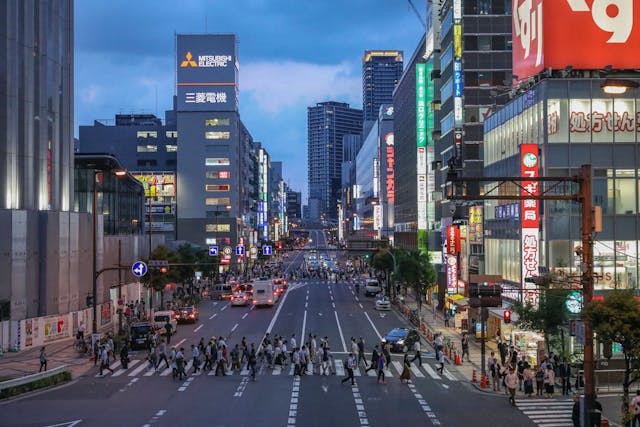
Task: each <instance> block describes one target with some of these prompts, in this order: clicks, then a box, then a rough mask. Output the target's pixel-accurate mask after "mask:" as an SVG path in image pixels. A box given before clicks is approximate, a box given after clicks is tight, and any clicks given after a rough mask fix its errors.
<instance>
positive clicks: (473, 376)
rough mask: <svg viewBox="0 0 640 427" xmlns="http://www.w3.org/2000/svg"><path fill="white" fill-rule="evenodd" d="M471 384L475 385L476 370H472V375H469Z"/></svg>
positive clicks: (476, 379)
mask: <svg viewBox="0 0 640 427" xmlns="http://www.w3.org/2000/svg"><path fill="white" fill-rule="evenodd" d="M471 382H472V383H477V382H478V377H477V376H476V370H475V369H474V370H473V374H472V375H471Z"/></svg>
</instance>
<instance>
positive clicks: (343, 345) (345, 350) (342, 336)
mask: <svg viewBox="0 0 640 427" xmlns="http://www.w3.org/2000/svg"><path fill="white" fill-rule="evenodd" d="M333 314H335V315H336V323H337V324H338V332H340V340H341V341H342V351H344V352H345V353H346V352H347V344H346V343H345V342H344V335H342V327H341V326H340V320H338V312H337V311H334V312H333ZM380 339H381V340H382V338H380Z"/></svg>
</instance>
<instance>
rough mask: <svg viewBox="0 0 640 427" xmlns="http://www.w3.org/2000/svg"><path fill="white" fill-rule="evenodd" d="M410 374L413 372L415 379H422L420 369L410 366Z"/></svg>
mask: <svg viewBox="0 0 640 427" xmlns="http://www.w3.org/2000/svg"><path fill="white" fill-rule="evenodd" d="M411 372H413V375H415V376H416V377H417V378H424V374H423V373H422V371H420V369H418V367H417V366H415V365H411Z"/></svg>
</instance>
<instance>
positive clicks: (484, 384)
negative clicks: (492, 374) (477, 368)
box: [480, 374, 489, 388]
mask: <svg viewBox="0 0 640 427" xmlns="http://www.w3.org/2000/svg"><path fill="white" fill-rule="evenodd" d="M480 387H482V388H487V387H489V382H488V381H487V375H486V374H482V378H481V380H480Z"/></svg>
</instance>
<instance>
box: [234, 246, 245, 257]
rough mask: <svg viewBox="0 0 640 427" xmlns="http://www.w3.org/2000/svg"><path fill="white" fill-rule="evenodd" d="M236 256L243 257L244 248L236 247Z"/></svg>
mask: <svg viewBox="0 0 640 427" xmlns="http://www.w3.org/2000/svg"><path fill="white" fill-rule="evenodd" d="M236 255H244V246H243V245H238V246H236Z"/></svg>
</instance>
